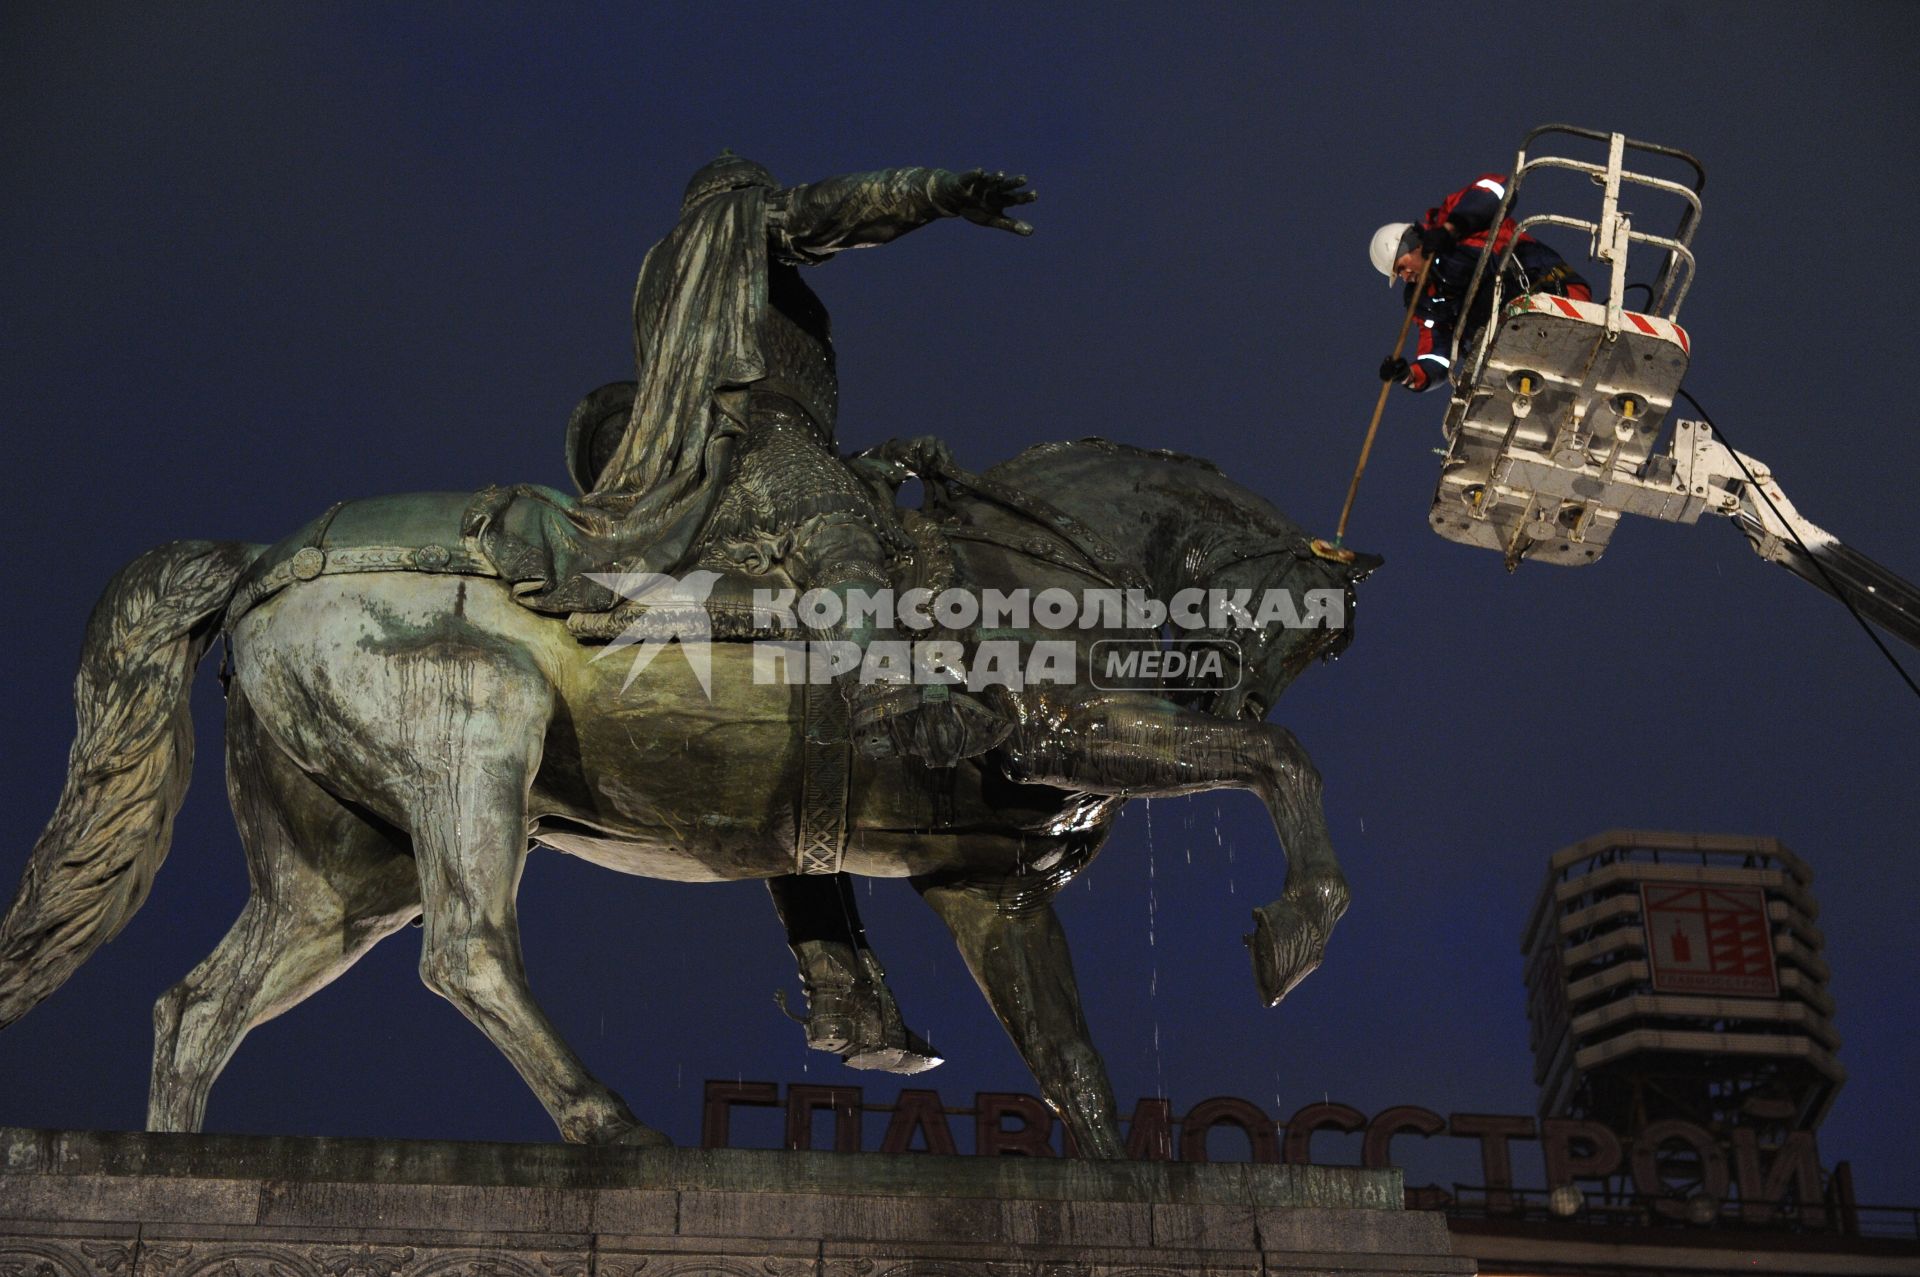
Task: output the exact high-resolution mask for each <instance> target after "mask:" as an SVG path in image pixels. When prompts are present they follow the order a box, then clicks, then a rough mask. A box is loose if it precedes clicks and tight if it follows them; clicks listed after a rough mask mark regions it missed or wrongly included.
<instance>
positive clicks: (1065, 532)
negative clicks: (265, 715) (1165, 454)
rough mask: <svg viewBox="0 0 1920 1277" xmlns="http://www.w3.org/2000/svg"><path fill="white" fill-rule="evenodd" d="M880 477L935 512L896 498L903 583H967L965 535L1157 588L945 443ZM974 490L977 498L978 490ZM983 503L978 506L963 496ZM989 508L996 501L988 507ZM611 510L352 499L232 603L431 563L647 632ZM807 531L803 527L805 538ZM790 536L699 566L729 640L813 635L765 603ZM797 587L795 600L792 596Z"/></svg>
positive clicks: (493, 496)
mask: <svg viewBox="0 0 1920 1277" xmlns="http://www.w3.org/2000/svg"><path fill="white" fill-rule="evenodd" d="M855 464H856V467H859V466H861V465H863V464H864V465H865V466H866V467H867V471H868V477H869V481H870V482H874V483H876V484H880V485H883V486H886V487H887V488H888V493H887V495H888V496H889V497H890V496H891V492H892V489H894V488H897V486H898V485H899V483H901V482H904V481H905V480H906V479H908V478H913V477H918V478H920V479H921V480H922V481H923V482H924V483H925V484H926V490H927V493H928V502H927V509H926V510H925V511H912V510H900V509H897V508H893V507H892V503H891V501H890V500H889V501H887V502H884V503H882V505H883V508H891V509H893V513H894V517H895V519H896V521H897V531H898V533H899V543H900V544H901V545H903V546H904V547H905V548H904V549H903V550H902V551H901V552H900V553H899V554H897V556H896V559H895V563H894V565H893V566H894V568H895V580H894V581H893V586H894V588H895V590H896V591H900V592H904V591H906V590H910V589H915V588H924V589H927V590H930V591H932V592H933V593H936V594H937V593H938V592H939V591H941V590H943V589H947V588H949V587H952V586H954V585H956V584H960V582H958V581H957V579H956V571H955V567H954V555H953V543H954V542H956V541H971V542H976V543H988V544H992V545H995V546H998V547H999V548H1001V549H1002V550H1005V551H1007V552H1008V553H1010V554H1013V555H1015V556H1018V557H1023V558H1027V559H1030V560H1033V561H1036V562H1042V563H1047V564H1050V565H1052V566H1055V567H1058V568H1061V569H1065V570H1068V571H1072V572H1075V573H1078V574H1081V575H1084V576H1087V577H1089V578H1090V579H1092V580H1094V581H1097V582H1100V583H1103V584H1106V585H1110V586H1114V587H1119V588H1143V587H1144V585H1145V579H1144V576H1143V575H1142V574H1141V572H1140V569H1139V568H1138V567H1137V566H1136V565H1134V564H1131V563H1129V562H1127V561H1125V559H1124V558H1123V557H1122V556H1121V554H1120V552H1119V551H1118V550H1116V549H1115V548H1114V547H1113V546H1111V545H1109V544H1108V543H1107V542H1106V541H1105V539H1104V538H1103V537H1101V536H1100V535H1099V534H1098V533H1097V532H1095V531H1094V530H1093V529H1091V528H1088V527H1086V526H1085V525H1084V524H1082V523H1080V522H1079V521H1078V520H1076V519H1074V518H1073V517H1072V516H1069V515H1067V514H1065V513H1063V512H1061V511H1059V510H1057V509H1055V508H1053V507H1052V506H1051V505H1049V504H1048V503H1047V502H1045V501H1043V500H1042V499H1040V498H1038V497H1036V496H1034V495H1032V494H1031V493H1027V492H1024V491H1021V490H1018V489H1016V488H1014V487H1012V486H1011V485H1008V484H1006V483H1003V482H1001V481H999V480H996V479H992V478H989V477H986V476H982V475H977V474H973V473H970V472H968V471H966V470H964V469H962V468H961V467H959V466H958V465H956V464H954V463H953V462H952V461H951V459H950V458H948V457H947V456H946V455H945V452H944V449H941V448H939V447H938V446H937V445H934V444H933V443H932V441H926V440H920V441H912V442H906V441H891V442H889V443H886V444H882V445H880V446H879V447H877V448H874V449H871V450H869V452H867V453H863V454H861V456H860V457H858V458H856V459H855ZM969 496H970V497H972V498H974V500H973V501H971V502H966V501H965V498H967V497H969ZM963 503H964V504H967V505H971V506H973V507H975V509H974V511H973V512H972V513H971V514H969V512H967V511H963V510H962V508H961V506H962V504H963ZM980 507H986V508H985V509H981V508H980ZM609 522H610V520H609V519H608V517H607V516H605V515H603V514H602V513H600V512H598V511H594V510H591V509H589V508H587V507H583V506H582V505H581V504H580V503H579V502H578V501H577V500H576V499H575V498H572V497H570V496H568V495H566V494H565V493H562V492H559V491H557V490H555V489H553V488H548V487H544V486H541V485H537V484H518V485H514V486H511V487H503V486H492V487H488V488H484V489H482V490H481V491H479V492H477V493H465V492H415V493H403V494H397V495H390V496H379V497H369V498H363V499H360V500H354V501H343V502H340V503H338V504H336V505H334V506H333V507H332V508H330V509H328V510H327V511H326V512H325V513H323V514H322V515H320V517H318V518H317V519H314V520H312V521H311V522H309V523H308V524H306V525H305V526H304V527H301V528H299V529H298V530H296V531H295V532H293V533H292V534H291V535H289V536H288V537H286V538H284V539H283V540H281V541H280V542H278V543H277V544H275V545H273V546H271V547H270V548H269V549H268V550H267V551H266V552H265V553H264V554H262V555H261V556H260V557H259V558H258V559H256V560H255V561H254V563H253V564H252V566H251V567H250V568H249V569H248V570H247V572H246V573H245V574H244V575H243V576H242V577H241V579H240V581H239V583H238V584H237V586H236V588H235V591H234V597H233V601H232V603H231V605H230V606H229V608H228V610H227V624H228V626H229V627H230V626H231V625H232V624H233V623H234V622H235V621H237V620H238V619H239V618H240V617H242V616H244V615H245V614H246V613H247V612H248V611H249V610H251V609H252V608H254V607H256V606H258V605H259V604H260V603H262V602H264V601H265V600H267V599H268V598H271V597H272V596H273V595H274V594H277V593H278V592H279V591H280V590H282V589H285V588H286V587H287V586H289V585H291V584H293V583H295V582H297V581H309V580H313V579H315V578H317V577H321V576H330V575H336V574H340V573H355V572H421V573H427V574H430V575H461V576H477V577H490V578H495V579H498V580H501V581H503V582H505V583H506V584H507V585H508V586H509V588H511V589H512V590H513V591H514V593H515V594H516V595H517V596H521V597H522V598H523V599H525V598H531V597H533V596H537V597H538V603H537V607H538V610H540V611H542V612H548V613H551V614H555V615H558V616H563V617H564V618H565V620H566V624H567V628H568V630H569V631H570V632H571V633H572V634H573V635H574V636H575V637H576V638H577V639H579V640H580V641H581V642H584V643H602V642H607V641H610V640H612V639H613V638H615V637H616V636H620V635H622V634H626V635H629V636H630V637H644V636H645V633H646V625H647V618H648V613H649V610H650V609H649V606H648V604H647V603H645V602H644V601H634V600H629V599H623V598H621V597H620V596H619V595H618V594H616V592H615V591H613V590H611V589H609V588H607V587H606V586H605V585H602V584H600V583H598V582H595V581H592V580H591V579H590V577H589V576H588V575H587V574H588V573H589V572H593V571H596V570H598V569H597V567H596V565H601V564H606V563H607V561H608V559H609V558H610V556H611V550H610V547H609V545H608V543H607V538H608V535H609V533H608V524H609ZM804 531H805V530H804V527H803V528H802V529H799V530H797V532H796V533H795V534H792V535H799V536H804ZM789 548H790V544H788V545H780V544H776V545H773V546H771V547H760V548H759V550H760V552H756V553H753V554H748V555H746V556H744V557H740V558H732V557H730V556H729V552H728V549H727V547H722V546H708V547H705V548H703V549H702V550H701V551H700V552H699V554H697V555H696V561H695V566H697V567H699V568H701V569H703V570H706V571H710V572H712V573H714V580H713V585H712V588H711V590H710V592H709V593H708V594H707V596H706V598H705V606H706V609H707V613H708V616H709V618H710V621H711V625H712V630H711V633H712V637H713V638H714V640H716V641H722V642H724V641H750V640H753V639H796V640H797V639H803V638H805V637H807V635H806V634H805V632H803V631H802V630H800V629H799V628H798V627H796V626H795V625H793V624H792V623H790V622H784V621H783V620H782V619H781V618H780V617H779V616H778V615H777V614H769V610H768V609H767V608H766V607H764V606H757V605H756V597H757V596H758V598H759V599H761V600H764V599H765V597H766V596H767V592H770V591H771V592H775V593H776V595H777V592H779V591H792V590H796V589H797V587H796V584H795V582H794V580H793V578H792V577H791V576H790V575H789V574H788V572H787V570H786V568H785V567H784V566H783V559H784V556H785V552H786V550H787V549H789ZM788 597H791V596H790V595H789V596H788Z"/></svg>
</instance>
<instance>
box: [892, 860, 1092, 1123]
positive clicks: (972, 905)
mask: <svg viewBox="0 0 1920 1277" xmlns="http://www.w3.org/2000/svg"><path fill="white" fill-rule="evenodd" d="M914 885H915V886H916V887H917V888H919V891H920V894H921V896H922V898H924V899H925V900H926V902H927V903H928V904H930V905H932V906H933V908H934V911H935V912H936V913H938V914H939V915H940V918H941V920H942V921H943V922H945V923H946V924H947V929H948V930H950V931H951V932H953V939H954V943H955V944H957V945H958V946H959V947H960V954H961V956H962V957H963V958H965V959H966V962H967V968H968V970H970V971H972V972H973V978H974V981H975V983H977V984H978V985H979V986H980V990H981V992H983V993H985V994H986V995H987V1001H988V1002H989V1003H990V1004H991V1005H992V1006H993V1011H994V1014H995V1015H997V1016H999V1017H1000V1023H1001V1024H1003V1025H1005V1026H1006V1030H1007V1034H1008V1036H1010V1037H1011V1038H1012V1039H1013V1044H1014V1046H1015V1047H1016V1048H1017V1049H1018V1050H1019V1052H1020V1056H1021V1058H1022V1059H1024V1060H1025V1061H1026V1062H1027V1067H1028V1068H1029V1069H1031V1070H1032V1071H1033V1077H1034V1080H1035V1081H1036V1082H1038V1083H1039V1084H1040V1094H1041V1095H1042V1096H1043V1097H1044V1098H1045V1099H1046V1101H1047V1103H1048V1104H1049V1105H1050V1106H1051V1107H1052V1108H1053V1111H1054V1112H1056V1113H1058V1114H1059V1115H1060V1120H1061V1121H1062V1122H1065V1123H1066V1126H1067V1130H1068V1132H1069V1133H1070V1134H1071V1135H1072V1136H1073V1141H1074V1144H1075V1145H1076V1146H1077V1147H1078V1149H1079V1152H1080V1154H1081V1155H1082V1156H1083V1157H1120V1156H1122V1155H1123V1150H1122V1146H1121V1143H1120V1126H1119V1122H1118V1120H1117V1118H1116V1115H1115V1112H1114V1103H1113V1087H1112V1085H1111V1084H1110V1083H1109V1082H1108V1081H1107V1068H1106V1065H1104V1064H1102V1063H1101V1061H1100V1054H1099V1052H1097V1051H1095V1050H1094V1048H1093V1039H1092V1037H1091V1035H1090V1034H1089V1033H1088V1032H1087V1018H1086V1015H1085V1014H1084V1013H1083V1012H1082V1011H1081V1009H1080V988H1079V986H1078V985H1077V984H1076V983H1075V982H1074V978H1073V958H1072V956H1071V955H1070V954H1069V953H1068V952H1067V936H1066V932H1064V931H1063V930H1061V928H1060V919H1059V918H1058V917H1057V916H1056V915H1055V914H1054V911H1053V905H1052V904H1050V903H1048V902H1046V901H1045V900H1035V899H1033V898H1030V897H1029V898H1025V899H1011V898H1009V896H1008V895H1007V894H1006V893H1005V892H1004V891H1002V890H996V889H994V888H985V887H974V886H969V885H967V884H965V883H936V882H928V881H919V880H916V881H915V883H914Z"/></svg>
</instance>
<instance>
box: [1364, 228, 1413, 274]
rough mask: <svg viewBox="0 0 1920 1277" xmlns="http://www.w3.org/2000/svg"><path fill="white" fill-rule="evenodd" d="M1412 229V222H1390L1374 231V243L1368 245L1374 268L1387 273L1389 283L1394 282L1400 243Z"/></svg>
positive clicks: (1368, 254)
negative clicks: (1395, 264) (1394, 267)
mask: <svg viewBox="0 0 1920 1277" xmlns="http://www.w3.org/2000/svg"><path fill="white" fill-rule="evenodd" d="M1412 229H1413V223H1412V222H1388V223H1387V224H1386V225H1385V226H1382V227H1381V228H1380V229H1379V230H1377V231H1375V232H1374V233H1373V243H1372V244H1370V245H1368V247H1367V256H1369V257H1371V258H1372V259H1373V268H1374V269H1375V270H1377V271H1379V272H1380V273H1381V274H1382V275H1385V276H1386V277H1387V282H1389V283H1391V282H1393V263H1394V262H1395V261H1396V260H1397V259H1398V258H1399V256H1400V243H1401V241H1402V240H1404V239H1405V238H1406V235H1407V232H1408V231H1410V230H1412Z"/></svg>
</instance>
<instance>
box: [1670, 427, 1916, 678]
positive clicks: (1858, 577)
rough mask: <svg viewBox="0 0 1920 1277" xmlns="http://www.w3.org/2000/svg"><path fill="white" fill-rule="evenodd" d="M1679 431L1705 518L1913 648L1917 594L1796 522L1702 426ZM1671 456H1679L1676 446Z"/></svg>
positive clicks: (1775, 489)
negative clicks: (1727, 522)
mask: <svg viewBox="0 0 1920 1277" xmlns="http://www.w3.org/2000/svg"><path fill="white" fill-rule="evenodd" d="M1681 427H1682V438H1683V439H1684V438H1685V437H1686V436H1687V435H1688V434H1691V436H1692V438H1691V442H1692V457H1691V461H1692V466H1691V469H1692V474H1691V476H1690V478H1691V486H1692V487H1693V489H1694V491H1695V492H1696V493H1698V492H1699V491H1700V489H1701V488H1702V487H1703V486H1704V487H1705V488H1706V489H1708V492H1707V494H1706V495H1707V497H1708V501H1707V505H1706V510H1707V511H1710V512H1712V513H1714V514H1721V515H1726V516H1728V517H1729V518H1731V519H1732V520H1733V521H1734V524H1735V526H1737V527H1738V528H1739V529H1740V531H1741V532H1742V533H1744V534H1745V535H1746V538H1747V542H1748V543H1749V544H1750V545H1752V546H1753V552H1754V553H1755V554H1758V555H1759V556H1760V557H1761V558H1763V559H1766V560H1769V561H1770V562H1773V563H1778V564H1779V565H1780V566H1782V567H1784V568H1786V569H1787V570H1788V571H1790V572H1792V573H1793V574H1794V575H1795V576H1798V577H1800V578H1801V579H1802V580H1805V581H1809V582H1811V583H1812V584H1814V585H1816V586H1818V587H1819V588H1820V589H1822V590H1824V591H1825V592H1826V593H1828V594H1831V595H1833V596H1834V597H1835V598H1837V599H1839V600H1841V601H1842V602H1844V603H1850V604H1852V605H1853V608H1854V610H1855V611H1857V612H1858V613H1859V614H1860V615H1862V616H1864V617H1866V618H1867V619H1868V620H1870V621H1873V622H1874V623H1875V624H1877V625H1879V626H1881V627H1882V628H1884V629H1885V630H1887V631H1888V632H1889V633H1891V634H1893V635H1894V636H1895V637H1897V638H1899V639H1901V640H1903V641H1904V642H1906V643H1908V644H1911V645H1912V646H1914V647H1917V648H1920V588H1915V586H1914V585H1913V584H1912V583H1911V582H1908V581H1906V580H1903V579H1902V578H1901V577H1898V576H1896V575H1894V574H1893V573H1892V572H1890V571H1888V570H1887V569H1886V568H1885V567H1883V566H1882V565H1881V564H1879V563H1876V562H1875V561H1874V560H1872V559H1870V558H1868V557H1867V556H1866V555H1864V554H1861V553H1860V552H1859V551H1858V550H1854V549H1851V548H1849V547H1848V546H1846V545H1843V544H1842V543H1841V541H1840V539H1839V538H1838V537H1836V536H1834V535H1833V534H1832V533H1830V532H1827V531H1826V530H1825V529H1823V528H1820V527H1818V526H1816V525H1815V524H1814V523H1812V522H1811V521H1810V520H1808V519H1806V518H1804V517H1802V516H1801V514H1800V512H1799V511H1798V510H1796V509H1794V506H1793V502H1791V501H1789V500H1787V496H1786V494H1785V493H1784V492H1782V491H1781V490H1780V484H1779V482H1778V481H1777V480H1776V479H1775V478H1774V477H1773V473H1772V471H1771V470H1770V469H1769V468H1768V467H1767V465H1766V464H1765V463H1764V462H1760V461H1756V460H1754V459H1753V458H1752V457H1749V456H1747V455H1746V454H1745V453H1739V452H1735V451H1734V450H1733V449H1731V448H1729V447H1727V445H1726V444H1724V443H1722V442H1721V441H1720V440H1718V439H1716V438H1714V437H1713V432H1712V430H1711V429H1710V428H1709V427H1708V426H1706V425H1704V424H1702V423H1698V422H1682V423H1681ZM1687 427H1691V430H1690V431H1689V430H1687ZM1674 451H1675V453H1676V454H1680V452H1681V444H1680V442H1679V441H1676V444H1675V448H1674Z"/></svg>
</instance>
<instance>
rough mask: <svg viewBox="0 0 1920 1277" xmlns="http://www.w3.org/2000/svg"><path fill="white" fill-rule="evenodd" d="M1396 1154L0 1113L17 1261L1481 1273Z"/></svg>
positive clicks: (254, 1276)
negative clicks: (358, 1134) (883, 1148)
mask: <svg viewBox="0 0 1920 1277" xmlns="http://www.w3.org/2000/svg"><path fill="white" fill-rule="evenodd" d="M1400 1200H1401V1183H1400V1174H1399V1172H1397V1171H1362V1170H1352V1169H1347V1168H1339V1167H1321V1166H1258V1165H1237V1164H1236V1165H1199V1164H1191V1163H1158V1162H1118V1163H1111V1162H1083V1161H1055V1160H1052V1159H1039V1158H1035V1159H1029V1158H1011V1157H1008V1158H957V1157H932V1156H924V1155H911V1156H898V1157H886V1156H881V1155H877V1154H842V1153H811V1152H804V1153H780V1152H767V1151H757V1150H747V1149H713V1150H698V1149H672V1150H666V1151H648V1152H643V1151H639V1150H633V1149H619V1148H582V1147H578V1146H570V1145H560V1144H454V1143H424V1142H400V1141H389V1140H337V1139H305V1138H281V1137H264V1136H233V1135H150V1134H144V1133H137V1134H136V1133H98V1132H95V1133H74V1132H57V1131H28V1130H17V1129H9V1128H0V1274H4V1275H6V1277H682V1275H683V1274H701V1275H702V1277H707V1275H712V1277H974V1275H976V1274H977V1275H978V1277H1108V1275H1110V1274H1121V1273H1125V1274H1129V1275H1132V1274H1143V1275H1144V1271H1145V1270H1151V1273H1152V1277H1187V1275H1189V1274H1191V1275H1193V1277H1201V1275H1203V1274H1204V1275H1206V1277H1215V1275H1218V1277H1228V1275H1232V1277H1263V1275H1264V1274H1267V1273H1274V1274H1280V1273H1306V1272H1311V1273H1338V1274H1351V1275H1352V1277H1362V1275H1364V1274H1373V1273H1394V1274H1434V1275H1436V1277H1437V1275H1439V1274H1447V1275H1449V1277H1454V1275H1464V1274H1469V1273H1471V1272H1472V1271H1473V1265H1472V1263H1471V1261H1469V1260H1465V1259H1457V1258H1454V1257H1453V1256H1452V1255H1451V1253H1450V1250H1449V1244H1448V1235H1447V1230H1446V1226H1445V1223H1444V1221H1443V1220H1442V1219H1441V1218H1440V1217H1439V1216H1437V1215H1427V1214H1423V1213H1420V1212H1410V1211H1406V1210H1403V1209H1401V1204H1400Z"/></svg>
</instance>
